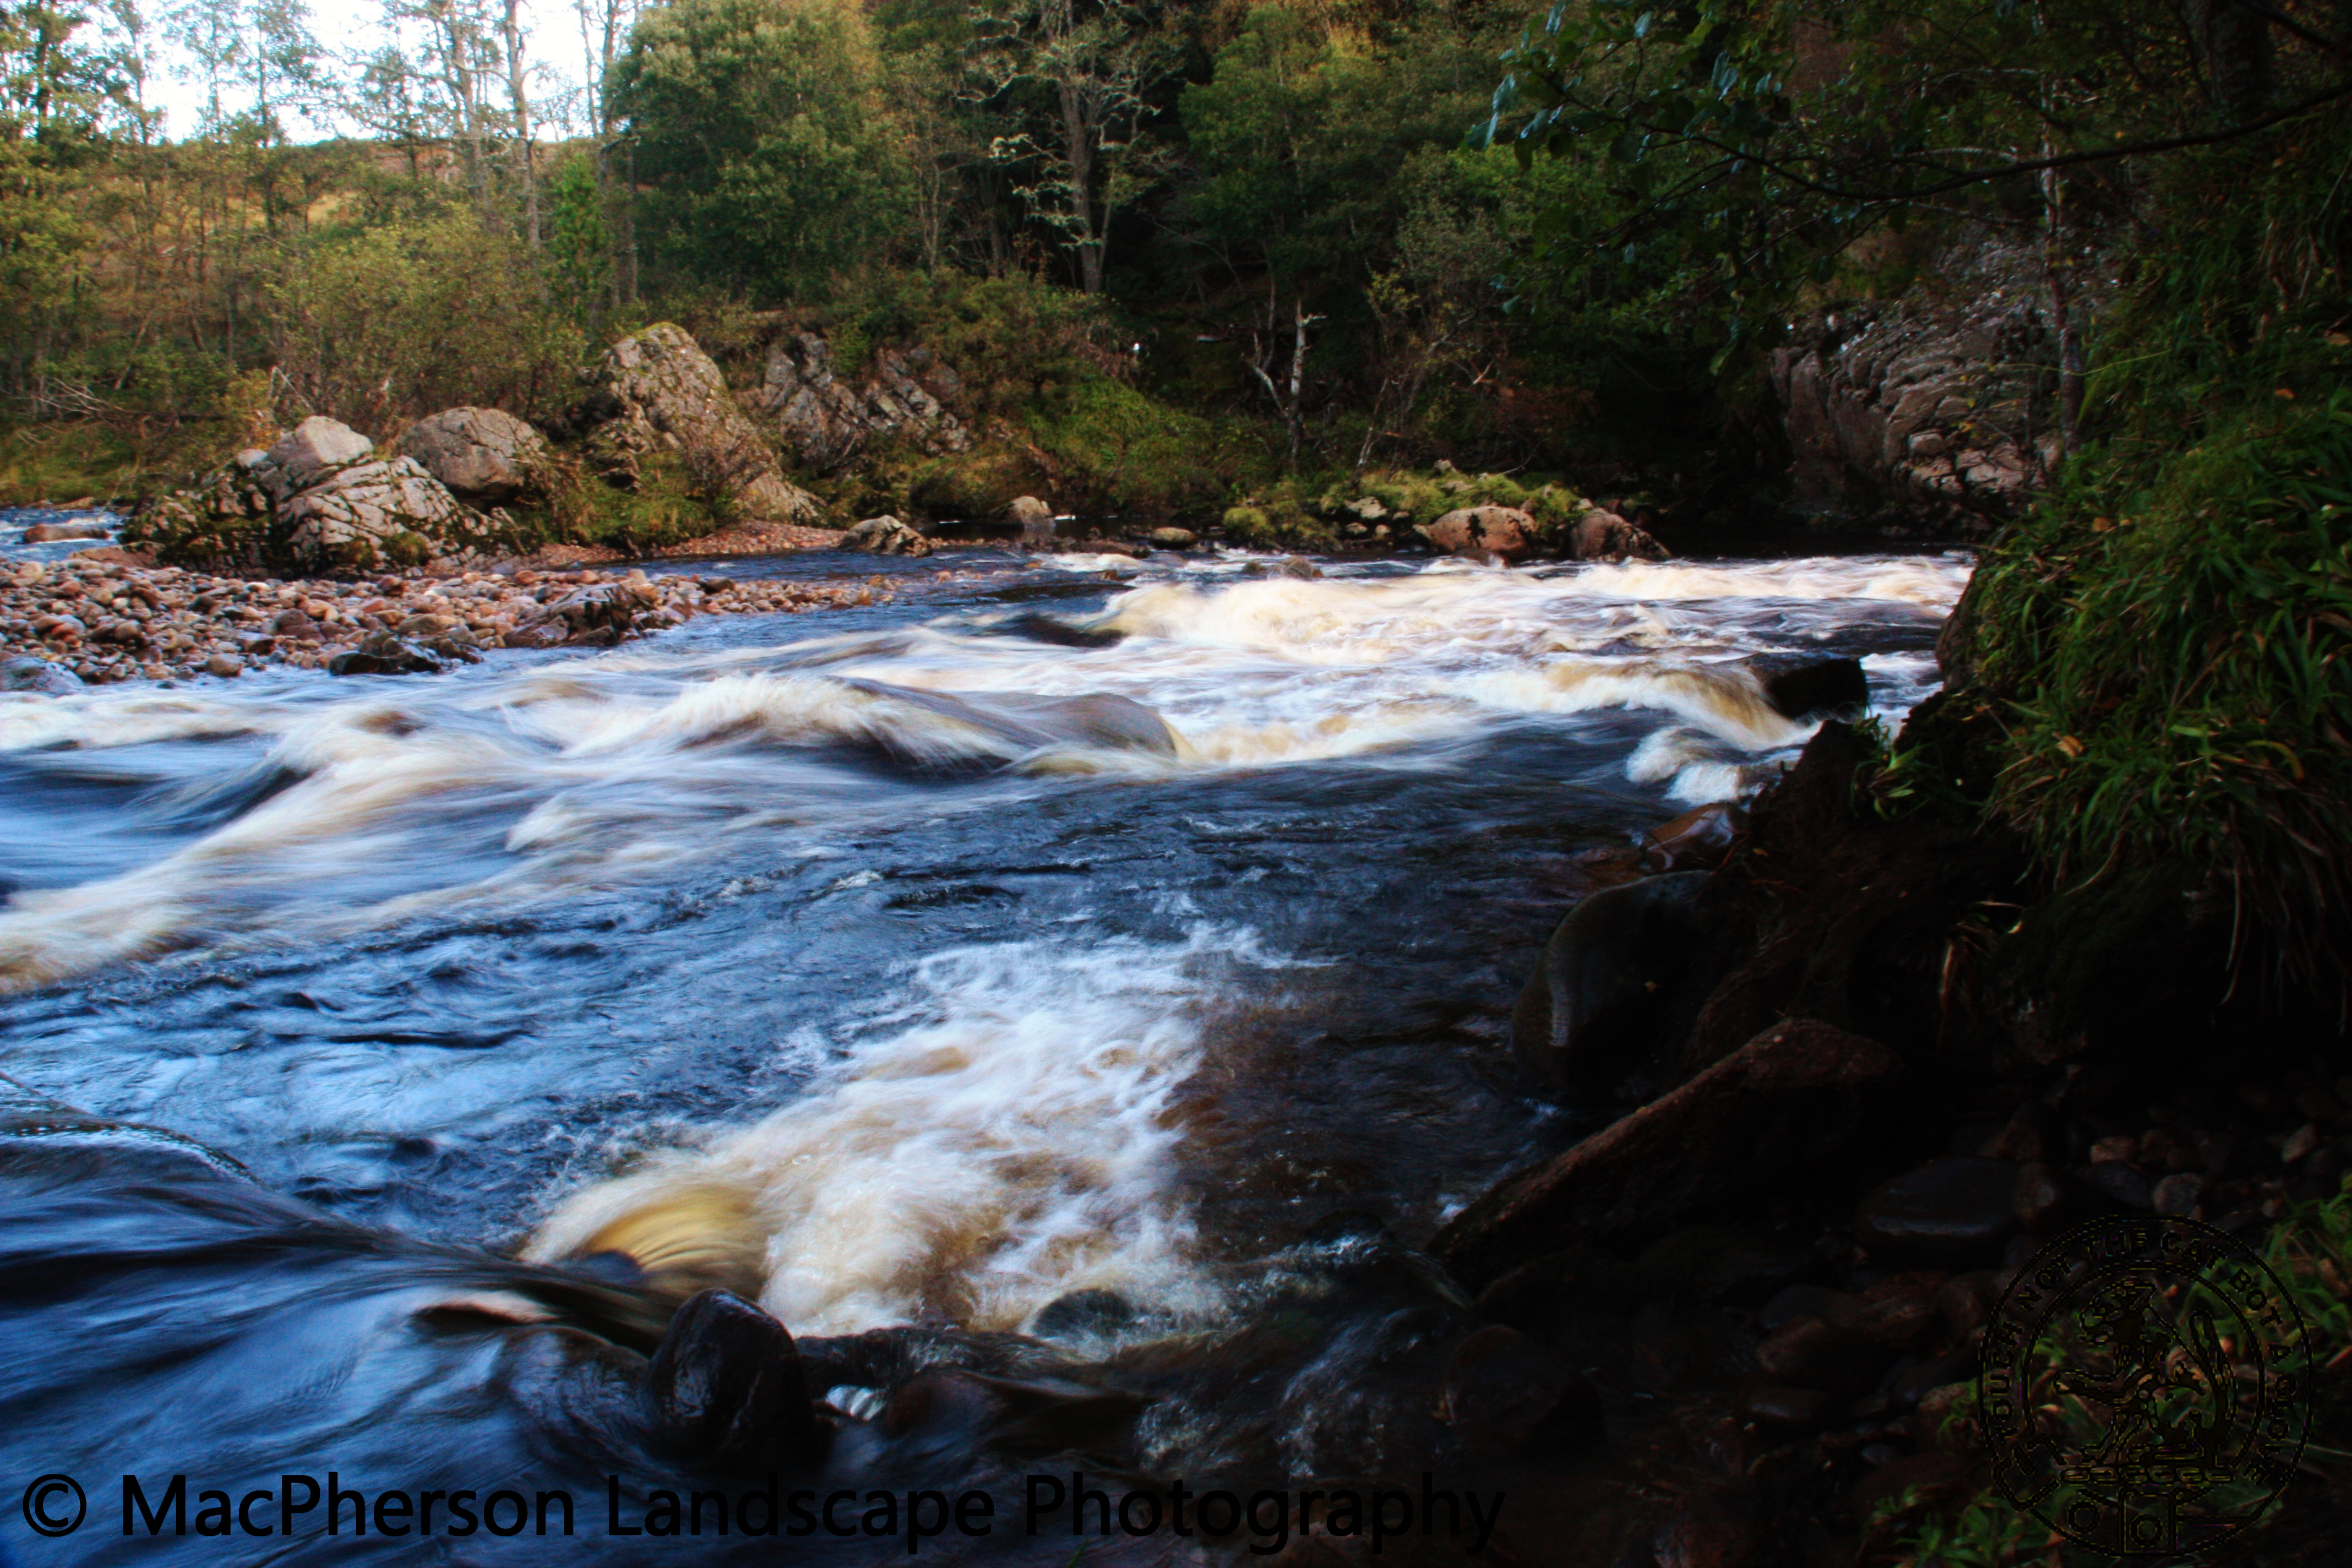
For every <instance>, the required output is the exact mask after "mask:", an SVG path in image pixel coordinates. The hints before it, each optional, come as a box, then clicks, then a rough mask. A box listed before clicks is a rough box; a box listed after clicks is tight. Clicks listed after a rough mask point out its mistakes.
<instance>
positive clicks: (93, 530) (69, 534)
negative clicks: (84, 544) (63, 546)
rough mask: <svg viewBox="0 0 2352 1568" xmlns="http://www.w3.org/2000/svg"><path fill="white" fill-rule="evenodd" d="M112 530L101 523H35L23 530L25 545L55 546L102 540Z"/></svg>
mask: <svg viewBox="0 0 2352 1568" xmlns="http://www.w3.org/2000/svg"><path fill="white" fill-rule="evenodd" d="M112 532H113V529H112V528H111V527H110V525H108V524H106V523H103V522H96V521H88V522H79V521H78V522H37V523H35V524H33V526H32V527H30V528H28V529H26V530H25V542H26V543H27V544H57V543H61V542H66V541H68V540H75V539H104V538H106V537H107V536H108V535H109V534H110V533H112Z"/></svg>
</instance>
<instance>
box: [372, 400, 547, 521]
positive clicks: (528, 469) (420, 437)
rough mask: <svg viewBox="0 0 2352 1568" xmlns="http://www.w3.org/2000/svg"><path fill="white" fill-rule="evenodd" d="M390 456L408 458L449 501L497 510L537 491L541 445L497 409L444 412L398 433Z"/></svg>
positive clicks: (540, 440)
mask: <svg viewBox="0 0 2352 1568" xmlns="http://www.w3.org/2000/svg"><path fill="white" fill-rule="evenodd" d="M394 451H395V452H396V453H397V454H398V455H399V456H401V457H404V458H415V459H416V461H417V462H419V463H421V464H423V465H424V467H425V471H426V472H428V473H430V474H431V475H432V476H433V477H434V478H435V479H439V480H440V481H441V483H442V484H443V485H444V486H445V487H446V488H447V489H448V490H449V492H450V493H451V494H452V495H455V496H457V497H460V498H461V499H463V500H467V501H470V502H472V503H473V504H474V505H476V506H486V507H487V506H500V505H503V504H505V503H506V502H508V501H511V500H516V499H518V498H519V497H520V496H523V495H525V494H527V493H529V492H530V491H532V490H534V489H538V488H539V486H540V482H541V481H540V479H539V474H540V468H541V464H542V463H544V462H545V460H546V458H547V453H548V446H547V440H546V438H545V437H542V436H541V435H540V433H539V432H538V431H537V430H535V429H533V428H532V427H531V426H530V424H528V423H527V422H526V421H523V420H520V419H518V418H516V417H515V416H513V415H511V414H509V413H507V412H506V411H505V410H504V409H500V408H445V409H443V410H442V411H441V412H440V413H438V414H431V415H427V416H425V417H424V418H422V419H420V420H418V421H417V422H416V423H415V424H414V425H411V426H409V427H408V428H407V429H406V430H405V431H404V432H402V433H401V437H400V439H399V441H398V442H397V443H395V444H394Z"/></svg>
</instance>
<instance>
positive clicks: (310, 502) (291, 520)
mask: <svg viewBox="0 0 2352 1568" xmlns="http://www.w3.org/2000/svg"><path fill="white" fill-rule="evenodd" d="M374 451H375V447H374V444H373V442H371V441H370V440H369V439H368V438H367V437H364V436H362V435H361V434H360V433H359V432H358V431H356V430H353V429H352V428H351V427H350V426H347V425H343V424H341V423H340V422H338V421H336V420H333V419H329V418H326V417H324V416H315V415H314V416H311V417H310V418H308V419H305V420H304V421H302V423H301V424H300V425H299V426H295V428H294V429H293V430H292V432H290V433H289V434H288V435H287V436H286V437H284V438H283V439H281V440H280V441H279V442H278V444H277V445H276V446H274V447H270V448H269V449H268V451H266V452H264V451H260V450H258V449H248V450H247V451H243V452H240V453H238V454H237V455H236V458H235V459H233V460H232V461H230V462H229V463H227V464H226V465H224V466H223V467H221V468H217V469H215V471H214V472H213V473H211V474H209V475H207V476H206V477H205V479H203V480H202V481H201V482H200V483H199V484H197V485H196V486H195V487H194V488H193V489H185V490H178V491H175V492H173V494H171V495H169V496H166V497H164V498H163V499H162V500H158V501H155V502H153V503H152V504H151V505H149V506H147V507H144V508H142V510H140V511H139V512H137V513H135V514H134V515H133V516H132V517H131V520H130V521H129V522H128V523H126V524H125V525H124V527H123V539H124V540H125V542H131V543H143V544H148V545H152V547H154V549H155V551H156V552H157V554H158V556H159V557H160V558H162V559H163V560H165V561H173V562H180V563H189V564H198V563H224V564H228V565H233V566H242V567H251V568H267V569H282V568H292V569H295V570H299V571H306V572H337V571H371V570H374V569H375V568H377V567H380V566H385V565H402V566H421V565H424V564H425V563H427V562H436V561H437V562H446V563H464V562H466V561H468V560H471V559H474V558H476V557H478V556H481V555H483V554H485V553H487V552H489V551H490V550H492V549H493V548H495V547H496V546H497V545H498V544H499V542H501V541H502V537H503V536H504V535H505V534H506V533H507V532H508V531H509V524H508V522H507V520H506V519H505V518H504V516H503V515H499V514H490V515H485V514H484V513H482V512H479V511H477V510H474V509H473V508H471V507H469V506H467V505H466V504H465V503H463V502H462V501H460V500H457V497H455V496H453V495H451V494H450V493H449V491H448V489H447V488H446V486H444V485H443V484H442V483H441V481H440V480H438V479H435V478H434V477H433V475H432V474H431V473H429V472H428V471H427V470H426V469H425V467H424V465H422V464H421V463H419V462H417V461H416V460H415V458H405V457H400V458H390V459H385V458H378V457H376V456H375V455H374Z"/></svg>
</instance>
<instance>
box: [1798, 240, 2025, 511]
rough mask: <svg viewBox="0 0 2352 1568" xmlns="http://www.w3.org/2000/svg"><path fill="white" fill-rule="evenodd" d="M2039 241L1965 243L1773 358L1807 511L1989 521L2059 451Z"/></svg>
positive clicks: (1824, 313) (1812, 325) (1814, 326)
mask: <svg viewBox="0 0 2352 1568" xmlns="http://www.w3.org/2000/svg"><path fill="white" fill-rule="evenodd" d="M2041 278H2042V262H2041V258H2040V254H2039V252H2038V250H2037V249H2036V248H2035V247H2032V246H2028V245H2015V244H2010V243H2005V242H1994V241H1990V240H1983V239H1981V238H1979V239H1976V240H1973V241H1970V242H1968V243H1964V244H1960V245H1956V246H1954V247H1951V248H1950V249H1949V250H1948V251H1947V252H1946V253H1945V254H1944V255H1943V256H1941V257H1939V258H1937V260H1936V262H1935V264H1933V265H1931V266H1929V267H1928V268H1926V269H1925V275H1924V276H1923V278H1922V280H1921V281H1920V282H1918V283H1916V284H1915V285H1913V287H1912V288H1911V289H1909V290H1907V291H1906V293H1904V294H1903V295H1902V296H1901V297H1900V298H1899V299H1896V300H1892V301H1863V302H1851V303H1845V304H1840V305H1835V306H1832V307H1829V308H1827V309H1825V310H1820V311H1817V312H1815V313H1814V314H1812V315H1811V316H1810V317H1807V318H1805V319H1804V320H1802V321H1800V322H1799V323H1798V324H1797V329H1796V331H1795V333H1794V334H1793V335H1792V337H1791V339H1790V342H1789V343H1788V344H1786V345H1785V346H1783V347H1782V348H1780V349H1779V350H1777V351H1775V352H1774V353H1773V355H1772V359H1771V364H1770V374H1771V379H1772V384H1773V386H1774V389H1775V390H1776V391H1777V392H1778V394H1779V395H1780V405H1781V408H1782V411H1783V417H1784V419H1785V421H1786V424H1787V429H1788V437H1789V446H1790V454H1791V463H1790V483H1791V486H1792V488H1793V490H1794V497H1793V499H1794V500H1795V503H1796V505H1797V507H1798V508H1799V510H1803V511H1806V512H1810V513H1812V514H1814V515H1816V516H1820V517H1823V518H1828V519H1832V520H1845V521H1889V520H1903V519H1921V520H1927V521H1935V522H1939V523H1944V524H1962V525H1966V524H1971V523H1975V524H1985V523H1990V522H1992V521H1998V520H2000V519H2001V518H2004V517H2007V516H2009V515H2011V513H2012V512H2013V511H2014V510H2016V509H2017V507H2018V506H2019V505H2020V504H2021V502H2022V501H2023V500H2024V499H2025V496H2026V493H2027V491H2028V489H2030V487H2032V486H2033V485H2036V484H2038V483H2040V482H2042V477H2043V476H2044V475H2045V474H2046V472H2047V471H2048V468H2049V465H2050V464H2051V462H2052V461H2053V459H2054V458H2056V456H2057V453H2058V444H2057V441H2058V437H2057V430H2058V424H2057V401H2056V394H2057V377H2056V373H2055V369H2054V366H2055V365H2056V363H2057V349H2058V344H2057V334H2056V332H2055V331H2053V327H2052V325H2051V322H2050V320H2049V306H2048V300H2047V296H2046V291H2045V290H2044V289H2042V284H2041Z"/></svg>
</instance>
